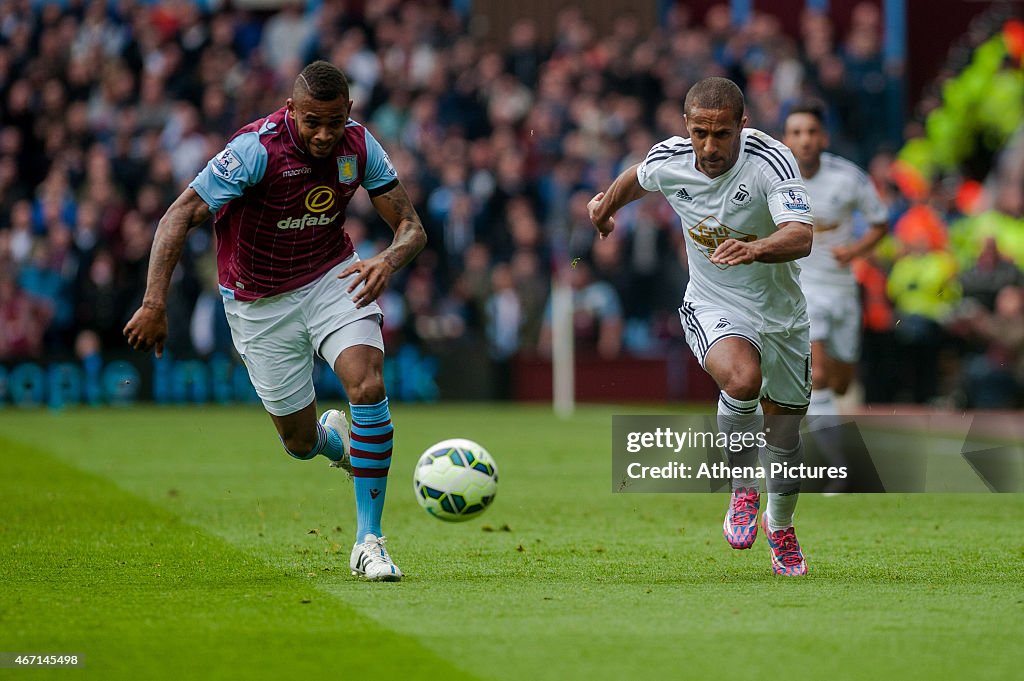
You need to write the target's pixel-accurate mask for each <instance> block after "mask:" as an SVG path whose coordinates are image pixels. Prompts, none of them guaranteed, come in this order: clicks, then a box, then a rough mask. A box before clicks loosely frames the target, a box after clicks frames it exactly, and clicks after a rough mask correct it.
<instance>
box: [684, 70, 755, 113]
mask: <svg viewBox="0 0 1024 681" xmlns="http://www.w3.org/2000/svg"><path fill="white" fill-rule="evenodd" d="M746 108H747V105H746V102H745V101H744V100H743V93H742V92H741V91H740V88H739V86H738V85H736V83H734V82H732V81H731V80H729V79H728V78H720V77H718V76H712V77H710V78H704V79H703V80H699V81H697V82H696V83H695V84H694V85H693V87H691V88H690V91H689V92H687V93H686V101H685V102H683V112H684V113H686V114H687V115H689V114H690V113H691V112H692V111H693V110H694V109H715V110H725V111H732V112H733V113H735V114H736V122H739V121H741V120H743V111H744V110H745V109H746Z"/></svg>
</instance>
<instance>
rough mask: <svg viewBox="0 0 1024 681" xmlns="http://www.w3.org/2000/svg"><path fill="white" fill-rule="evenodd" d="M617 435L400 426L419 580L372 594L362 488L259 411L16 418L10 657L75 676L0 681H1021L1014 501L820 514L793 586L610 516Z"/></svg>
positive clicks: (0, 589) (1021, 545) (494, 408)
mask: <svg viewBox="0 0 1024 681" xmlns="http://www.w3.org/2000/svg"><path fill="white" fill-rule="evenodd" d="M671 410H672V408H670V407H658V408H653V409H650V410H648V413H668V412H670V411H671ZM613 413H621V412H619V411H617V410H616V409H614V408H612V407H584V408H581V409H580V410H579V411H578V412H577V415H576V416H575V417H574V418H572V419H571V420H568V421H564V422H563V421H559V420H558V419H556V418H555V417H554V416H553V415H552V414H551V412H550V409H549V408H546V407H529V406H521V405H444V406H430V407H425V406H410V405H401V404H399V405H395V406H394V408H393V416H394V420H395V424H396V450H395V457H394V462H393V465H392V474H391V480H390V487H389V490H388V503H387V508H386V511H385V518H384V521H385V525H384V526H385V531H386V533H387V534H388V535H389V537H390V539H391V541H390V544H389V545H390V548H391V549H392V553H393V555H394V556H395V559H396V561H397V562H398V564H399V565H400V566H401V567H402V569H403V570H405V571H406V573H407V575H408V576H407V579H406V580H405V581H403V582H401V583H399V584H367V583H363V582H360V581H358V580H357V579H356V578H355V577H352V576H350V575H349V571H348V562H347V561H348V554H349V550H350V548H351V544H352V540H353V534H354V515H355V513H354V509H353V501H352V487H351V484H349V483H348V482H347V481H346V480H345V476H344V475H343V474H342V473H341V472H340V471H337V470H334V469H330V468H328V467H327V463H326V460H324V459H322V458H321V459H318V460H316V461H314V462H299V461H293V460H291V459H289V458H288V457H287V456H286V455H285V454H284V453H283V452H282V451H281V448H280V446H279V444H278V441H277V438H276V436H275V434H274V432H273V428H272V426H271V423H270V420H269V419H268V418H267V416H266V415H265V414H263V413H262V412H261V410H260V409H259V408H258V407H248V408H219V407H206V408H134V409H97V410H88V409H82V410H76V411H69V412H65V413H51V412H45V411H19V410H13V409H7V410H3V411H0V651H3V652H26V653H33V652H40V653H57V652H74V653H79V654H83V655H84V656H85V668H84V669H78V670H70V669H54V670H49V671H42V670H36V671H34V672H26V671H17V670H11V669H0V678H18V679H21V678H25V679H28V678H61V679H66V678H75V679H84V678H88V679H103V680H107V679H122V678H123V679H319V678H332V679H359V678H363V677H362V676H361V675H364V674H365V675H366V678H373V679H416V678H423V679H449V678H457V679H479V680H481V681H483V680H491V679H493V680H499V679H508V680H513V679H516V680H519V679H530V680H531V681H541V680H545V679H552V680H553V679H559V680H562V679H587V680H595V679H626V678H633V677H637V676H642V677H644V678H649V679H682V678H693V679H732V678H743V677H748V676H750V675H751V674H755V675H758V676H762V677H764V678H786V679H794V678H795V679H803V678H806V679H825V678H827V679H829V680H830V681H831V680H835V679H871V680H872V681H877V680H878V679H901V680H903V679H940V678H952V679H973V680H977V679H1009V678H1020V674H1021V670H1022V669H1024V646H1022V645H1021V641H1024V532H1022V530H1021V517H1022V516H1024V496H1021V495H995V494H987V495H965V494H960V495H956V494H946V495H850V496H842V497H831V498H826V497H821V496H818V495H804V497H803V498H802V499H801V500H800V506H799V509H798V516H797V521H798V522H797V527H798V531H799V536H800V540H801V543H802V544H803V546H804V549H805V553H806V555H807V558H808V563H809V566H810V570H811V572H810V574H809V575H808V576H807V577H806V578H801V579H787V578H781V577H776V576H774V575H772V574H771V572H770V568H769V562H768V548H767V545H766V543H765V542H764V540H763V538H762V539H760V540H759V541H758V542H757V544H755V546H754V548H753V549H752V550H750V551H732V550H730V549H729V548H728V546H727V545H726V544H725V541H724V540H723V539H722V534H721V522H722V515H723V513H724V509H725V506H726V497H725V495H723V494H716V495H707V494H705V495H700V494H690V495H630V494H612V493H611V492H610V489H611V484H610V476H611V472H610V468H611V462H610V446H611V445H610V442H611V415H612V414H613ZM449 437H468V438H472V439H476V440H479V441H480V442H481V443H483V444H484V445H485V446H486V447H488V449H490V451H491V453H492V454H494V456H495V458H496V459H497V461H498V464H499V467H500V469H501V483H500V486H499V491H498V496H497V499H496V501H495V503H494V505H493V506H492V507H491V508H490V509H489V510H488V511H487V512H486V513H485V514H484V515H483V516H482V517H481V518H479V519H477V520H474V521H470V522H468V523H464V524H445V523H442V522H440V521H438V520H436V519H434V518H431V517H429V516H428V515H427V514H426V513H424V512H423V511H422V510H421V509H420V508H419V507H418V505H417V504H416V500H415V498H414V497H413V493H412V483H411V475H412V468H413V465H414V463H415V461H416V458H417V457H418V455H419V453H420V452H421V451H422V450H423V449H424V448H425V447H426V446H428V445H429V444H431V443H433V442H435V441H437V440H441V439H445V438H449Z"/></svg>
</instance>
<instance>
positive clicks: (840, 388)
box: [830, 381, 850, 397]
mask: <svg viewBox="0 0 1024 681" xmlns="http://www.w3.org/2000/svg"><path fill="white" fill-rule="evenodd" d="M830 387H831V388H832V394H834V395H835V396H836V397H842V396H843V395H845V394H846V391H847V390H849V389H850V382H849V381H834V382H833V383H832V385H831V386H830Z"/></svg>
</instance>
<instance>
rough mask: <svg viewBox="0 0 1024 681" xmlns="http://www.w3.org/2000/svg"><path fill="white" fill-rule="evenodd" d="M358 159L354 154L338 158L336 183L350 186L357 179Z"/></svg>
mask: <svg viewBox="0 0 1024 681" xmlns="http://www.w3.org/2000/svg"><path fill="white" fill-rule="evenodd" d="M357 161H358V158H357V157H356V155H355V154H352V155H350V156H339V157H338V182H342V183H344V184H351V183H352V182H355V181H356V180H357V179H359V167H358V165H357V163H356V162H357Z"/></svg>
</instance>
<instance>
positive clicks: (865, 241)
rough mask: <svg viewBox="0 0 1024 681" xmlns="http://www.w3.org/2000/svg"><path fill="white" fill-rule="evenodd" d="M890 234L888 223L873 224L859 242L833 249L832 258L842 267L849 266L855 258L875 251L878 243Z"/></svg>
mask: <svg viewBox="0 0 1024 681" xmlns="http://www.w3.org/2000/svg"><path fill="white" fill-rule="evenodd" d="M888 233H889V225H888V224H887V223H885V222H879V223H876V224H873V225H871V227H870V228H869V229H868V230H867V231H866V232H864V236H862V237H861V238H860V239H859V240H858V241H855V242H854V243H852V244H849V245H847V246H836V247H835V248H833V249H832V256H833V257H834V258H835V259H836V261H837V262H838V263H839V264H840V265H849V264H850V261H851V260H853V259H854V258H859V257H860V256H862V255H867V254H868V253H870V252H871V251H872V250H874V248H875V246H876V245H877V244H878V242H879V241H881V240H882V237H884V236H885V235H886V234H888Z"/></svg>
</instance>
